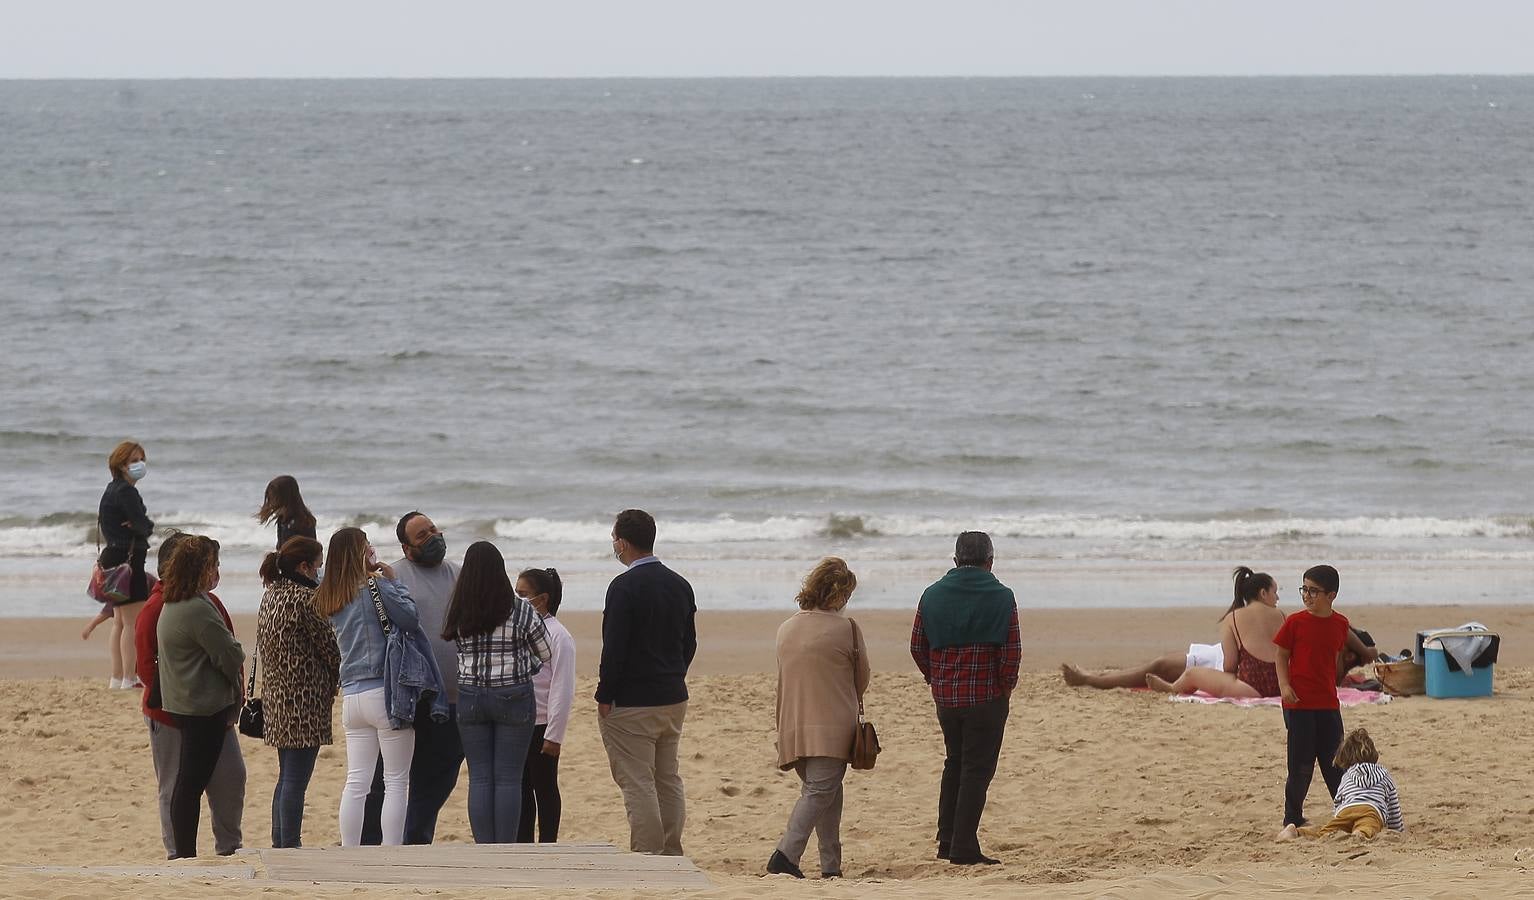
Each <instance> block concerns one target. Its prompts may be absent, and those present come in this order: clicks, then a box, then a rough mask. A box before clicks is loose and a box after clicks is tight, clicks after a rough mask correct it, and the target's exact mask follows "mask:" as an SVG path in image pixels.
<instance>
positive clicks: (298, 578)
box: [256, 537, 341, 847]
mask: <svg viewBox="0 0 1534 900" xmlns="http://www.w3.org/2000/svg"><path fill="white" fill-rule="evenodd" d="M323 556H324V548H323V547H321V546H320V543H319V541H316V540H314V539H312V538H306V537H292V538H288V540H287V541H286V542H285V543H284V544H283V545H282V549H281V550H279V551H277V552H275V553H268V554H267V555H266V559H265V560H263V561H262V563H261V581H262V582H263V583H264V584H265V585H266V593H265V594H264V595H262V597H261V610H260V612H259V613H257V615H256V665H257V666H259V667H260V670H261V709H262V712H263V713H264V714H265V717H266V729H265V733H264V737H263V739H264V740H265V741H266V743H268V744H270V745H271V746H273V747H276V748H277V766H278V773H277V787H276V790H275V791H273V793H272V846H273V847H298V846H301V841H300V832H301V831H302V830H303V821H304V794H305V792H307V790H308V788H309V779H310V777H311V776H312V775H313V774H314V762H315V760H316V759H317V758H318V757H319V753H320V747H321V746H322V745H324V744H329V743H331V742H332V735H331V727H330V721H331V707H332V706H333V705H334V704H335V699H336V688H337V686H338V680H339V678H338V676H339V672H340V666H341V652H340V650H339V649H338V648H337V647H336V635H335V631H334V630H333V629H332V628H331V627H330V622H329V621H327V620H326V619H325V617H324V616H322V615H320V614H319V612H318V611H317V610H316V609H315V608H314V589H315V588H316V587H318V586H319V568H320V565H321V564H322V563H323Z"/></svg>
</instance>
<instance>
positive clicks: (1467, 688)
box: [1422, 647, 1493, 697]
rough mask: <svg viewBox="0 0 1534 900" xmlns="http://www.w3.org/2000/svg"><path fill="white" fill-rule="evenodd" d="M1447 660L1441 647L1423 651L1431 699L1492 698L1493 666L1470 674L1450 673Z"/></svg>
mask: <svg viewBox="0 0 1534 900" xmlns="http://www.w3.org/2000/svg"><path fill="white" fill-rule="evenodd" d="M1447 658H1448V657H1447V655H1446V654H1445V653H1444V651H1443V649H1442V648H1440V647H1428V648H1426V649H1425V650H1423V651H1422V664H1423V666H1424V667H1425V668H1426V669H1427V695H1428V696H1429V697H1490V696H1491V670H1492V668H1493V667H1492V666H1486V667H1485V668H1482V669H1471V670H1470V671H1468V672H1465V671H1460V672H1450V671H1449V664H1448V662H1447V661H1446V660H1447Z"/></svg>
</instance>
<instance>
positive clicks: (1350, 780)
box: [1336, 763, 1406, 831]
mask: <svg viewBox="0 0 1534 900" xmlns="http://www.w3.org/2000/svg"><path fill="white" fill-rule="evenodd" d="M1336 801H1337V812H1341V811H1342V810H1343V808H1344V807H1347V806H1357V805H1358V804H1360V803H1366V804H1368V805H1369V806H1372V807H1374V810H1375V812H1378V813H1379V814H1380V818H1381V819H1383V820H1384V822H1385V827H1386V828H1389V829H1390V830H1392V831H1405V830H1406V822H1405V820H1403V819H1402V818H1401V798H1400V797H1399V796H1397V795H1396V783H1395V781H1394V779H1392V778H1391V777H1390V772H1389V771H1388V770H1387V769H1386V768H1385V767H1384V766H1382V765H1379V764H1378V763H1355V764H1353V765H1351V766H1349V767H1348V770H1347V771H1346V772H1344V773H1342V783H1341V784H1339V785H1338V786H1337V797H1336Z"/></svg>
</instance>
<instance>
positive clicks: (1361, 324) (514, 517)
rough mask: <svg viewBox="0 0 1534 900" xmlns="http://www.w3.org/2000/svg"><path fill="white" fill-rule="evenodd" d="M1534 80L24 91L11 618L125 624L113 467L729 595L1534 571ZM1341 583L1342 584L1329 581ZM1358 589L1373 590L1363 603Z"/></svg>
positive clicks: (1431, 595)
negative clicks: (955, 574) (955, 545)
mask: <svg viewBox="0 0 1534 900" xmlns="http://www.w3.org/2000/svg"><path fill="white" fill-rule="evenodd" d="M1531 134H1534V78H1525V77H1410V78H1408V77H1375V78H1112V79H1083V78H1028V79H970V78H947V79H899V78H881V79H847V80H840V79H760V80H753V79H746V80H732V79H718V80H712V79H706V80H621V79H620V80H547V81H537V80H532V81H524V80H485V81H473V80H467V81H465V80H419V81H412V80H338V81H0V317H3V319H0V321H3V324H0V616H6V615H10V616H15V615H60V616H64V615H68V616H75V615H78V616H82V617H83V616H87V615H89V614H90V612H91V611H92V610H93V604H92V603H91V601H89V600H88V599H86V598H85V597H84V595H83V590H82V589H83V584H84V582H85V580H86V576H87V574H88V570H89V567H90V560H91V558H92V556H93V555H94V554H95V552H96V549H95V542H94V540H95V539H94V520H95V510H96V505H97V501H98V499H99V497H100V494H101V490H102V488H103V487H104V486H105V485H106V483H107V481H108V472H107V466H106V457H107V454H108V453H109V452H110V450H111V449H112V447H113V446H114V445H115V444H116V443H117V442H119V441H121V440H124V439H133V440H136V441H139V442H141V443H142V444H143V445H144V447H145V449H146V452H147V456H148V461H149V467H150V468H149V475H148V477H147V478H145V479H144V481H143V482H142V483H141V484H140V489H141V492H142V494H143V496H144V499H145V501H146V503H147V504H148V507H149V512H150V516H151V517H152V518H153V519H154V520H155V522H156V524H157V526H158V527H159V529H160V530H161V533H162V534H163V533H164V532H165V531H166V530H168V529H170V528H177V529H182V530H189V531H195V532H201V533H207V534H210V535H212V536H214V537H216V538H217V539H218V540H219V541H221V542H222V544H223V546H224V556H225V565H224V569H225V576H224V578H225V582H226V585H227V587H226V588H225V593H226V600H230V601H231V605H232V606H234V607H235V608H237V609H244V610H247V611H248V610H253V609H254V608H255V605H256V604H257V602H258V600H259V596H260V586H259V584H258V583H257V582H256V581H255V579H254V576H253V571H254V568H255V565H256V561H257V560H258V559H259V555H260V554H261V553H262V552H263V551H264V550H266V549H267V548H269V547H270V546H271V544H272V543H273V540H274V535H273V529H272V528H271V527H270V526H262V525H260V524H259V523H258V522H256V521H255V520H254V518H253V514H254V513H255V511H256V509H257V507H258V506H259V505H260V503H261V499H262V492H263V489H264V487H265V485H266V483H267V482H268V481H269V480H270V479H271V478H272V477H274V476H276V475H279V474H291V475H294V476H296V477H297V478H298V480H299V482H300V484H301V486H302V490H303V493H304V496H305V498H306V499H307V501H308V503H309V505H310V507H311V508H312V509H313V510H314V511H315V513H316V514H317V515H318V516H319V519H320V528H321V530H322V532H328V531H329V530H331V529H334V528H337V527H340V526H342V525H360V526H362V527H364V528H366V529H367V530H368V532H369V534H370V536H371V537H373V539H374V540H375V542H376V543H378V544H380V545H381V546H389V545H392V544H393V543H394V542H393V540H392V538H391V535H392V532H393V528H394V523H395V521H396V520H397V519H398V518H399V516H400V515H401V514H402V513H403V512H406V511H409V510H412V509H420V510H423V511H425V512H427V513H428V514H429V515H431V516H432V517H433V518H434V519H435V520H436V522H437V523H438V524H439V525H440V526H441V527H442V528H443V529H444V531H446V532H447V535H448V540H449V544H450V555H451V556H454V557H461V554H462V552H463V550H464V549H465V548H466V547H467V545H468V544H469V543H471V542H473V541H475V540H490V541H493V542H495V543H496V544H497V545H498V546H499V547H500V548H501V549H502V551H503V553H504V554H505V555H506V557H507V560H508V565H510V566H513V567H517V566H522V565H532V564H537V565H556V566H558V567H560V568H562V569H563V570H564V571H566V572H568V573H570V574H569V575H568V576H567V578H568V579H569V580H570V582H571V584H570V590H569V591H568V596H569V597H570V600H569V601H568V602H569V604H570V605H571V606H572V607H573V608H589V609H600V607H601V603H602V595H603V588H604V586H605V583H606V580H607V579H608V578H609V577H610V576H611V575H612V574H614V573H615V572H616V571H617V570H618V569H617V564H616V562H614V561H613V560H612V559H611V558H610V557H609V555H608V554H609V552H610V545H609V542H608V532H609V529H610V526H611V521H612V516H613V514H614V513H615V512H616V511H618V510H620V509H623V508H626V507H642V508H645V509H647V510H650V511H651V512H652V513H654V515H655V516H656V518H657V520H658V521H659V542H658V545H657V550H658V552H659V553H660V554H661V555H662V556H663V558H665V559H667V560H668V561H671V562H672V563H673V565H674V566H675V567H676V568H678V569H679V570H680V571H683V572H684V574H689V575H690V577H693V579H694V582H695V585H697V586H698V588H699V604H700V606H701V607H704V608H714V609H735V608H742V609H743V608H772V607H783V608H785V609H791V608H792V595H793V589H794V585H795V584H796V582H797V579H798V578H799V577H801V576H802V574H803V573H804V572H805V571H807V570H808V569H809V568H810V567H811V566H812V565H813V564H814V563H815V561H816V560H818V559H819V558H820V557H821V556H823V555H826V554H833V553H834V554H837V555H842V556H844V557H846V558H847V559H848V561H849V563H850V564H851V565H852V567H853V569H854V571H859V572H862V573H865V578H864V585H865V587H864V589H862V590H861V591H860V593H861V595H862V596H860V597H858V598H855V602H859V603H865V604H866V605H868V606H870V607H877V606H887V607H896V608H898V607H905V606H910V605H911V604H913V603H914V601H915V597H916V596H917V595H918V594H919V591H920V588H921V585H922V584H924V583H925V582H927V581H930V580H931V579H932V578H935V577H937V576H938V575H940V574H941V572H942V571H943V569H944V567H945V566H946V565H947V564H948V563H947V562H946V559H947V557H948V556H950V555H951V552H952V542H953V538H954V536H955V535H956V534H957V533H958V532H960V531H963V530H967V529H983V530H986V531H989V532H991V534H992V535H993V536H994V539H995V542H996V548H997V557H998V562H997V571H998V573H999V574H1002V575H1003V578H1004V580H1008V581H1009V583H1012V584H1013V585H1014V587H1015V588H1016V589H1017V591H1018V595H1019V598H1020V601H1022V602H1024V603H1025V604H1033V605H1037V606H1072V605H1085V606H1093V605H1096V606H1113V605H1118V606H1138V605H1180V604H1206V603H1207V604H1210V605H1217V604H1220V603H1221V602H1223V601H1224V600H1225V599H1226V598H1227V597H1228V595H1229V592H1230V589H1229V581H1228V578H1229V571H1230V568H1231V567H1232V566H1234V565H1237V564H1245V563H1251V564H1256V565H1259V566H1263V565H1270V566H1272V567H1274V569H1275V571H1274V574H1275V575H1278V576H1279V577H1280V583H1281V584H1283V585H1285V586H1288V587H1292V586H1294V585H1297V584H1298V582H1299V577H1300V572H1301V571H1302V570H1303V568H1304V566H1306V565H1309V564H1312V563H1316V562H1331V563H1333V564H1335V565H1337V566H1338V568H1339V569H1340V570H1341V571H1342V572H1343V580H1344V590H1343V595H1344V599H1345V598H1347V596H1348V588H1349V584H1350V581H1349V573H1350V572H1359V573H1366V574H1365V577H1364V578H1363V579H1362V580H1361V581H1360V580H1354V581H1353V582H1352V583H1353V584H1362V585H1372V586H1373V587H1372V588H1370V589H1369V590H1367V591H1362V592H1355V594H1354V597H1355V598H1356V599H1357V600H1359V601H1360V602H1407V603H1411V602H1421V603H1442V602H1456V601H1459V600H1465V601H1471V600H1473V601H1476V602H1487V603H1522V602H1525V601H1526V593H1525V592H1526V587H1527V584H1528V582H1529V578H1528V576H1529V574H1530V567H1531V565H1534V499H1531V496H1530V492H1529V490H1528V486H1529V485H1530V484H1531V483H1534V417H1531V415H1530V414H1529V412H1528V398H1529V397H1530V396H1531V393H1534V354H1531V353H1530V347H1531V346H1534V303H1531V286H1534V253H1531V252H1530V248H1531V247H1534V203H1531V202H1530V198H1531V197H1534V185H1531V184H1530V179H1531V177H1534V141H1530V140H1529V135H1531ZM1289 597H1290V599H1291V600H1293V599H1294V595H1293V594H1292V593H1291V594H1290V595H1289ZM1342 602H1343V600H1341V599H1340V600H1339V604H1340V603H1342Z"/></svg>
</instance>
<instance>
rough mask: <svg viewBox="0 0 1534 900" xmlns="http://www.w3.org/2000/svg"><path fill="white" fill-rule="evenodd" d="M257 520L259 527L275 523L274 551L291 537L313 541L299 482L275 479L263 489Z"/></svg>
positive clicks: (311, 515) (309, 515)
mask: <svg viewBox="0 0 1534 900" xmlns="http://www.w3.org/2000/svg"><path fill="white" fill-rule="evenodd" d="M256 520H257V521H259V522H260V523H261V524H262V525H265V524H267V523H268V522H271V521H273V520H276V522H277V549H278V550H281V549H282V545H283V544H286V543H287V542H288V538H290V537H295V536H298V537H306V538H311V539H312V538H314V537H316V535H315V532H314V513H311V512H309V507H308V506H306V505H304V497H303V495H302V494H300V493H299V492H298V479H297V478H294V477H293V476H292V475H278V476H277V477H276V478H273V479H272V480H271V481H270V482H268V483H267V485H266V498H265V499H264V500H263V501H262V502H261V508H260V509H259V510H257V511H256Z"/></svg>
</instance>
